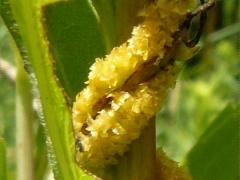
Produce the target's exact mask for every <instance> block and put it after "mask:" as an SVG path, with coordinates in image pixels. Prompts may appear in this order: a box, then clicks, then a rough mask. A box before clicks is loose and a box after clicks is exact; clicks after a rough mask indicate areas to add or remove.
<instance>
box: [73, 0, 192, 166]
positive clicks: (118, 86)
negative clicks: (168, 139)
mask: <svg viewBox="0 0 240 180" xmlns="http://www.w3.org/2000/svg"><path fill="white" fill-rule="evenodd" d="M191 2H192V0H171V1H170V0H169V1H168V0H161V1H159V2H158V3H154V4H151V5H149V6H148V7H147V8H146V9H145V10H144V11H143V12H142V13H141V15H142V16H143V17H144V21H143V23H142V24H140V25H138V26H137V27H135V28H134V29H133V32H132V37H131V38H130V39H129V40H128V41H127V42H126V43H124V44H122V45H121V46H120V47H116V48H114V49H113V50H112V51H111V53H110V54H109V55H107V56H106V57H105V58H104V59H100V58H97V59H96V62H95V63H94V64H93V65H92V66H91V68H90V70H91V72H90V73H89V77H88V81H87V87H86V88H85V89H83V90H82V91H81V92H80V93H79V94H78V95H77V97H76V102H75V103H74V106H73V127H74V131H75V136H76V148H77V155H76V157H77V161H78V162H79V164H80V165H81V166H83V167H84V168H94V167H97V166H98V167H100V166H105V165H109V164H115V163H117V157H118V156H121V155H122V154H123V153H124V152H126V151H127V148H128V145H129V144H130V143H131V142H132V141H133V140H134V139H136V138H138V137H139V136H140V134H141V130H142V129H143V128H144V127H145V126H146V125H147V124H148V121H149V119H150V118H151V117H152V116H154V114H155V113H156V112H157V111H158V109H159V108H160V105H161V104H162V102H163V100H164V98H165V96H166V94H167V92H168V90H169V88H170V87H172V86H173V85H174V84H175V77H176V75H175V74H176V73H175V72H176V68H175V65H173V63H172V64H171V63H166V64H167V65H166V64H165V65H164V67H161V68H160V65H161V64H162V62H164V61H166V62H168V61H170V60H171V59H172V57H171V56H169V55H168V53H169V52H172V51H173V50H172V49H173V47H174V46H175V44H176V41H175V37H174V36H175V35H176V32H178V31H179V28H180V25H181V24H182V23H183V21H184V19H185V15H186V13H187V11H188V8H189V7H190V3H191Z"/></svg>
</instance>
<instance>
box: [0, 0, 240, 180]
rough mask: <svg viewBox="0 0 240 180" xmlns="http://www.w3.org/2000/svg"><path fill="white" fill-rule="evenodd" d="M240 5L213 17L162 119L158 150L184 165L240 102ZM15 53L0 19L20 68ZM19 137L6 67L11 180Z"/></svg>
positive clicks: (2, 53) (0, 77) (5, 133)
mask: <svg viewBox="0 0 240 180" xmlns="http://www.w3.org/2000/svg"><path fill="white" fill-rule="evenodd" d="M239 4H240V2H239V0H231V1H223V0H221V1H218V3H217V6H216V7H215V8H214V9H213V10H212V11H211V12H210V13H209V17H208V23H207V24H206V27H205V32H204V35H203V38H202V41H201V49H200V51H199V53H198V55H197V56H195V57H194V58H193V59H191V60H189V61H188V62H186V65H185V67H184V70H183V71H182V72H181V74H180V76H179V78H178V81H177V85H176V87H175V89H174V90H173V91H172V92H171V93H170V95H169V97H168V99H167V100H166V104H165V106H164V107H163V108H162V110H161V111H160V112H159V113H158V115H157V146H158V147H162V148H163V149H164V151H165V152H166V153H167V154H168V155H169V156H170V157H172V158H173V159H175V160H177V161H179V162H182V161H183V160H184V157H185V156H186V154H187V152H188V151H189V150H190V149H191V148H192V147H193V146H194V144H195V143H196V142H197V140H198V138H199V136H200V135H201V134H202V133H203V132H204V130H205V129H206V128H207V127H208V126H209V124H210V123H211V122H212V121H213V120H214V118H216V117H217V116H218V115H219V114H220V113H221V112H222V110H223V109H224V108H225V107H226V106H227V105H228V104H229V103H237V102H238V101H239V100H240V93H239V92H240V83H239V82H240V5H239ZM12 49H13V48H12V40H11V37H10V36H9V33H8V32H7V29H6V27H5V26H4V24H3V22H2V20H1V19H0V58H1V59H3V60H4V61H6V62H8V63H10V65H12V66H15V60H14V59H15V57H14V52H13V50H12ZM34 123H38V122H34ZM15 132H16V127H15V84H14V82H12V81H11V80H9V78H8V77H7V76H6V75H5V73H4V72H3V70H2V69H1V68H0V137H3V138H4V139H5V141H6V144H7V163H8V177H9V179H15V172H16V171H15V168H16V146H15V135H16V134H15ZM36 148H38V147H36Z"/></svg>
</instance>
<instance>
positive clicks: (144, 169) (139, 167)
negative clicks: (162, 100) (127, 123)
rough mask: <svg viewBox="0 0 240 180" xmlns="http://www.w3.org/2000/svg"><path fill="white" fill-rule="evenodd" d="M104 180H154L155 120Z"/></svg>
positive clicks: (152, 120)
mask: <svg viewBox="0 0 240 180" xmlns="http://www.w3.org/2000/svg"><path fill="white" fill-rule="evenodd" d="M103 179H104V180H108V179H109V180H110V179H115V180H120V179H124V180H138V179H141V180H155V179H156V133H155V118H152V119H151V121H150V123H149V125H148V126H147V127H146V128H145V129H144V130H143V133H142V135H141V136H140V138H138V139H137V140H135V141H134V142H133V143H132V144H131V146H130V151H129V152H127V153H126V154H125V155H124V157H121V160H120V163H119V164H118V165H117V166H115V167H113V168H111V169H110V170H109V171H107V172H106V173H105V175H104V178H103Z"/></svg>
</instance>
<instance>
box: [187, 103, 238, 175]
mask: <svg viewBox="0 0 240 180" xmlns="http://www.w3.org/2000/svg"><path fill="white" fill-rule="evenodd" d="M239 117H240V114H239V106H237V105H229V106H228V107H226V108H225V110H224V111H223V112H222V113H221V114H220V115H219V116H218V118H216V119H215V121H214V122H213V123H212V124H211V126H210V127H209V128H208V129H207V130H206V132H205V133H204V134H203V135H202V136H201V138H200V139H199V141H198V143H197V144H196V145H195V147H194V148H193V149H192V150H191V152H190V153H189V155H188V157H187V165H188V167H189V170H190V172H191V174H192V176H193V179H194V180H237V179H238V178H239V163H240V161H239V150H240V149H239V142H240V136H239V128H240V126H239Z"/></svg>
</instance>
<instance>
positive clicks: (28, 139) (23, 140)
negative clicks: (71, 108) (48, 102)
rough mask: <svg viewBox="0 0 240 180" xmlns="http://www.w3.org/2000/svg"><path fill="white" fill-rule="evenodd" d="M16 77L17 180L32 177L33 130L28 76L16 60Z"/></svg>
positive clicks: (27, 179)
mask: <svg viewBox="0 0 240 180" xmlns="http://www.w3.org/2000/svg"><path fill="white" fill-rule="evenodd" d="M17 63H18V64H17V68H18V70H17V77H16V91H17V92H16V149H17V180H32V179H33V177H34V176H33V167H34V165H33V147H32V146H33V142H32V136H33V132H32V131H33V130H32V122H33V119H34V112H33V108H32V92H31V85H30V82H29V78H28V77H27V74H26V72H25V71H24V69H23V66H22V64H21V63H20V61H19V62H17Z"/></svg>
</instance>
